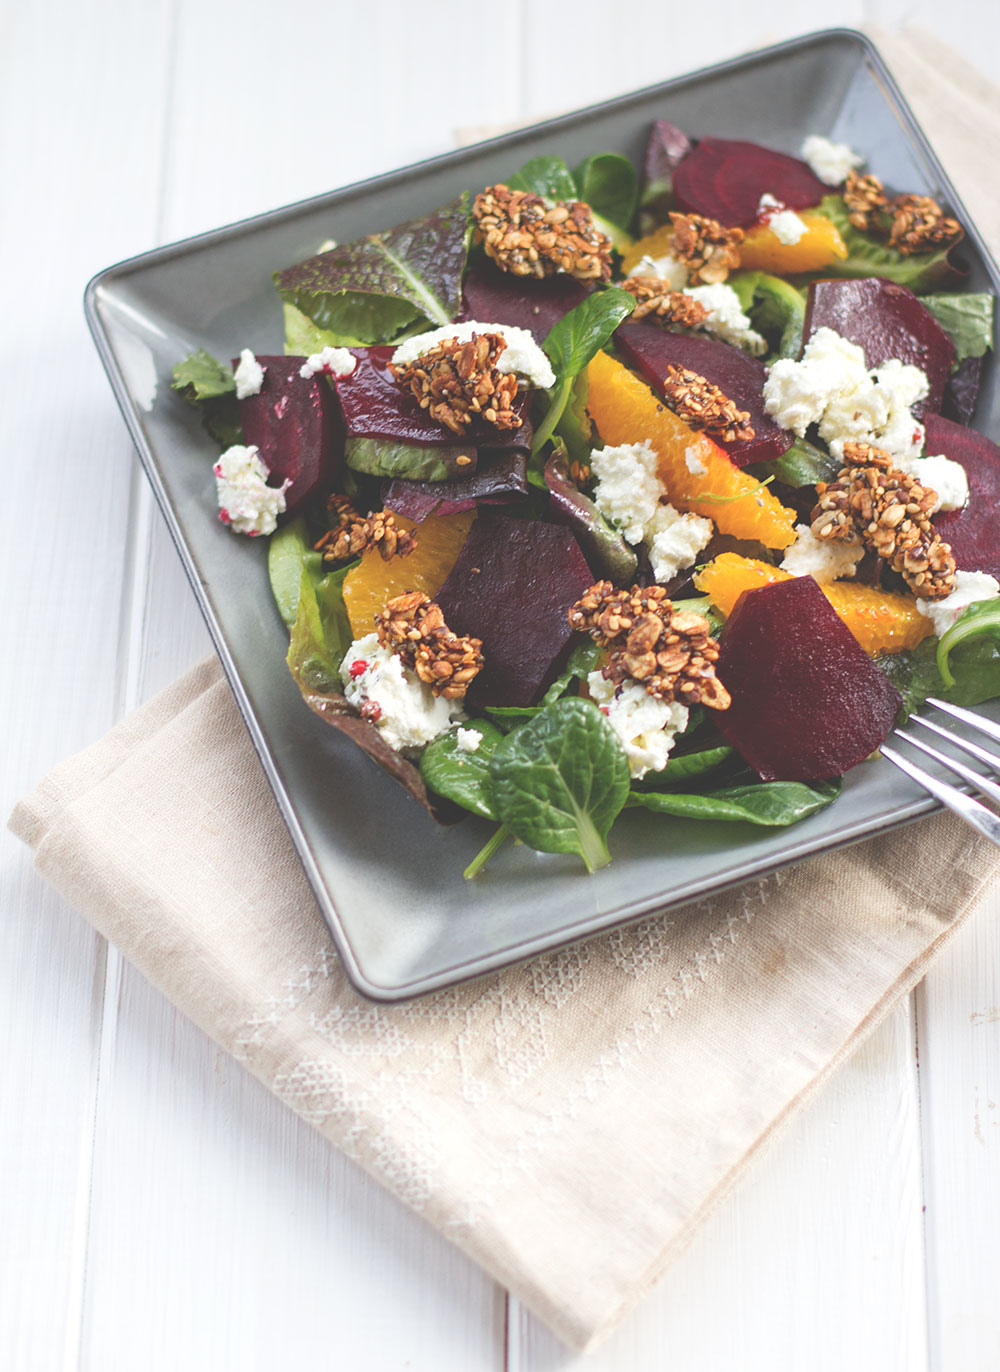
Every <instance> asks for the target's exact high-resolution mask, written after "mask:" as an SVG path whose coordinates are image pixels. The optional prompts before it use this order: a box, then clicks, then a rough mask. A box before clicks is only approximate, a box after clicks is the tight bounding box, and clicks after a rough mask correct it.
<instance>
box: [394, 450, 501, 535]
mask: <svg viewBox="0 0 1000 1372" xmlns="http://www.w3.org/2000/svg"><path fill="white" fill-rule="evenodd" d="M525 467H526V463H525V460H524V454H523V453H490V454H489V455H487V456H481V457H480V459H479V463H478V465H477V467H476V470H475V472H474V473H473V475H472V476H468V477H458V478H456V479H455V480H453V481H404V480H402V479H399V480H395V481H383V483H382V504H383V505H384V506H385V507H386V509H387V510H395V512H396V514H401V515H405V516H406V518H407V519H416V520H421V519H426V518H427V516H428V515H432V514H433V515H446V514H461V513H462V511H463V510H471V509H473V508H474V507H475V506H476V505H477V504H478V505H483V504H485V505H498V504H501V503H503V504H506V503H507V502H508V501H511V500H518V499H520V498H521V497H522V496H526V495H527V494H528V480H527V477H526V475H525Z"/></svg>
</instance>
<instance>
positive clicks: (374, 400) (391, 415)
mask: <svg viewBox="0 0 1000 1372" xmlns="http://www.w3.org/2000/svg"><path fill="white" fill-rule="evenodd" d="M491 322H492V321H491ZM350 351H351V352H352V353H353V354H354V356H355V357H356V358H357V359H358V365H357V366H356V367H355V369H354V371H353V372H352V373H351V375H350V376H341V377H338V378H337V380H336V386H337V394H338V396H339V397H340V404H341V406H342V408H343V411H344V421H345V423H346V425H347V436H348V438H387V439H391V440H392V441H394V442H396V443H421V444H424V445H425V446H427V447H441V446H442V445H448V446H450V445H452V444H454V443H455V441H456V436H455V434H453V433H452V432H451V430H450V429H448V428H446V427H445V425H444V424H439V423H438V421H437V420H436V419H431V418H430V416H429V415H428V413H427V411H426V410H422V409H421V408H420V406H419V405H418V404H417V401H416V400H415V399H414V397H413V396H412V395H410V393H409V391H404V390H403V388H402V386H397V385H396V382H395V381H394V380H393V378H392V373H391V372H390V371H389V361H390V359H391V357H392V355H393V353H394V352H395V348H351V350H350ZM515 409H516V410H517V412H518V414H519V416H520V417H521V420H522V423H521V427H520V428H519V429H509V430H505V431H502V430H500V429H496V428H493V427H492V426H491V425H489V424H486V423H485V422H480V421H473V423H472V424H471V425H470V427H469V432H468V434H467V435H466V437H467V438H468V440H469V442H470V443H471V444H474V445H476V446H478V445H479V444H488V446H489V447H491V448H495V449H497V450H499V451H502V452H512V451H514V450H518V449H522V450H526V449H530V447H531V426H530V423H529V422H528V420H527V414H528V395H527V392H521V393H520V394H519V395H518V397H517V401H516V403H515Z"/></svg>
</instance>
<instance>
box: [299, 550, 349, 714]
mask: <svg viewBox="0 0 1000 1372" xmlns="http://www.w3.org/2000/svg"><path fill="white" fill-rule="evenodd" d="M286 660H287V662H288V670H289V671H290V672H291V674H292V676H293V677H294V678H295V680H296V681H297V682H298V684H299V689H300V690H301V691H302V692H303V694H306V693H309V692H318V693H319V694H320V695H329V694H331V693H334V694H337V693H339V692H340V689H341V682H340V670H339V669H340V662H339V661H337V660H335V657H334V655H333V654H331V652H330V649H329V648H328V647H327V642H326V634H325V632H324V629H323V616H322V613H321V612H320V606H319V600H318V599H317V596H316V587H315V586H314V585H313V580H312V577H311V576H310V575H309V573H308V572H307V571H306V570H305V569H303V571H302V577H301V579H300V581H299V603H298V608H297V610H296V615H295V623H294V624H293V625H292V634H291V640H290V642H289V645H288V657H287V659H286Z"/></svg>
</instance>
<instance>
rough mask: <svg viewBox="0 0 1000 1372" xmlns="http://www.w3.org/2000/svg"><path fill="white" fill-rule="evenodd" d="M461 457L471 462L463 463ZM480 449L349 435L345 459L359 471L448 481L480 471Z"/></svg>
mask: <svg viewBox="0 0 1000 1372" xmlns="http://www.w3.org/2000/svg"><path fill="white" fill-rule="evenodd" d="M459 457H471V458H472V459H473V461H472V462H471V463H465V464H463V465H461V466H460V465H459V463H458V461H457V459H458V458H459ZM475 457H476V449H475V446H474V445H473V446H471V447H470V445H469V444H468V443H464V444H463V443H454V444H447V445H442V446H441V447H439V448H437V447H435V448H429V447H425V446H424V445H422V444H419V443H394V442H393V441H392V440H391V439H387V438H349V439H348V440H347V442H346V443H345V444H344V460H345V461H346V463H347V465H348V466H349V467H353V468H354V470H355V471H356V472H367V473H368V474H369V475H370V476H382V477H402V478H404V479H405V480H407V481H448V480H450V479H451V478H453V477H456V476H461V475H468V474H470V473H472V472H474V471H475V470H476V465H475Z"/></svg>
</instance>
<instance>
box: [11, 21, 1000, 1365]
mask: <svg viewBox="0 0 1000 1372" xmlns="http://www.w3.org/2000/svg"><path fill="white" fill-rule="evenodd" d="M886 47H887V49H889V52H890V58H891V60H893V62H894V65H896V67H897V70H899V71H901V72H902V73H903V75H904V77H905V78H908V77H910V75H911V73H912V75H913V77H914V78H915V80H916V83H917V84H916V85H915V86H914V87H913V94H914V98H915V103H917V104H918V105H919V106H920V108H919V110H918V112H919V113H920V115H921V116H922V117H923V118H924V119H925V121H926V124H927V126H928V128H929V130H930V133H931V136H932V138H933V139H934V141H935V143H936V145H937V147H938V150H939V152H940V153H941V155H942V156H943V158H944V161H945V163H946V165H948V166H949V167H950V168H952V169H953V171H954V175H955V178H956V180H957V181H958V182H959V185H960V188H962V189H964V190H966V191H967V192H968V196H969V201H970V205H971V208H972V209H973V211H974V213H975V214H976V215H977V216H978V218H979V222H980V224H981V225H982V227H983V228H984V229H985V230H986V232H987V233H988V234H989V235H990V236H991V238H992V240H993V241H994V242H998V241H1000V198H998V192H997V190H996V189H995V188H991V187H990V186H989V185H987V184H984V183H983V182H982V181H980V179H979V178H978V176H977V175H976V167H978V166H979V165H980V164H981V159H982V158H983V157H984V156H986V153H987V145H988V144H990V143H991V142H992V143H993V144H994V145H995V144H996V143H997V142H998V141H1000V117H998V115H997V113H996V110H997V104H996V96H995V92H993V91H992V90H991V89H989V88H988V87H985V86H984V83H983V82H982V80H981V79H980V78H978V77H976V76H975V74H971V75H970V73H969V72H968V69H966V68H963V69H961V70H958V71H957V74H956V81H955V85H954V86H953V85H952V81H951V77H952V74H953V73H956V68H957V67H958V64H957V63H956V62H953V61H952V60H951V59H950V57H949V56H948V55H947V54H944V55H942V52H941V49H940V48H936V49H935V51H934V52H933V54H931V53H929V52H928V51H927V50H926V45H922V40H921V42H918V43H913V42H912V41H903V40H900V39H897V40H893V41H891V42H887V43H886ZM907 84H908V88H909V85H910V83H909V81H908V83H907ZM925 97H926V105H925V104H924V98H925ZM967 129H968V130H969V132H970V134H971V132H972V131H974V133H975V138H974V139H972V138H971V137H970V138H969V141H968V143H966V141H965V139H964V134H965V131H966V130H967ZM972 158H974V160H975V166H972V167H970V166H969V160H970V159H972ZM11 826H12V828H13V829H14V831H15V832H16V833H18V834H19V835H20V836H21V837H22V838H23V839H24V840H25V841H26V842H27V843H29V844H31V846H32V847H33V848H34V849H35V856H36V863H37V866H38V869H39V871H40V872H41V873H43V875H45V876H46V877H48V879H49V880H50V881H52V882H53V883H54V884H55V885H56V886H57V887H58V888H59V889H60V890H61V891H62V892H63V893H64V894H65V895H66V897H67V898H68V899H69V900H70V901H72V902H73V904H74V905H76V906H77V908H78V909H80V910H81V911H82V912H83V914H84V915H85V916H86V917H87V918H88V919H89V920H91V921H92V922H93V924H94V925H95V927H96V928H97V929H98V930H99V931H100V932H101V933H102V934H103V935H105V936H106V937H107V938H108V939H110V940H111V941H112V942H113V943H114V944H115V945H116V946H117V947H118V948H120V949H121V950H122V952H123V953H124V955H125V956H126V957H127V958H129V959H130V960H131V961H132V962H133V963H134V964H135V965H136V966H137V967H138V968H139V969H140V970H141V971H142V972H143V973H144V974H145V975H146V976H147V977H148V978H149V979H150V980H151V981H152V982H154V983H155V984H156V985H157V986H159V987H160V988H161V989H162V990H163V991H164V992H165V993H166V995H168V996H169V997H170V999H171V1000H172V1001H173V1002H174V1003H175V1004H176V1005H177V1006H179V1007H180V1008H181V1009H182V1010H183V1011H184V1012H185V1013H186V1014H187V1015H188V1016H190V1018H191V1019H192V1020H194V1021H195V1022H196V1023H197V1024H198V1025H200V1026H201V1028H202V1029H204V1030H205V1032H206V1033H208V1034H210V1035H211V1036H212V1038H213V1039H214V1040H215V1041H216V1042H217V1043H218V1044H220V1045H221V1046H222V1047H223V1048H225V1049H226V1050H227V1051H229V1052H230V1053H232V1054H233V1055H234V1057H236V1058H237V1059H238V1060H239V1061H240V1062H242V1063H243V1064H245V1065H246V1066H247V1067H248V1068H249V1070H250V1071H252V1072H253V1073H254V1074H255V1075H256V1076H257V1077H258V1078H259V1079H260V1080H261V1081H263V1082H264V1083H265V1085H267V1086H268V1087H269V1088H270V1089H271V1090H272V1091H274V1092H275V1094H276V1095H277V1096H279V1097H280V1098H281V1099H282V1100H283V1101H285V1102H286V1103H287V1104H288V1105H290V1106H291V1108H292V1109H293V1110H295V1111H297V1112H298V1113H299V1114H300V1115H301V1116H302V1117H303V1118H304V1119H306V1120H308V1121H309V1122H310V1123H312V1124H314V1125H315V1126H316V1127H317V1128H318V1129H320V1130H321V1131H322V1133H323V1134H324V1135H325V1136H326V1137H327V1138H328V1139H329V1140H330V1141H331V1142H332V1143H334V1144H335V1145H336V1146H337V1147H338V1148H341V1149H343V1150H344V1151H345V1152H346V1153H348V1154H349V1155H350V1156H351V1157H353V1158H355V1159H356V1160H357V1161H358V1162H359V1163H360V1164H361V1165H362V1166H363V1167H364V1168H365V1169H366V1170H367V1171H368V1172H370V1173H371V1175H372V1176H374V1177H375V1178H377V1179H378V1180H379V1181H380V1182H382V1183H383V1184H384V1185H386V1186H387V1187H389V1189H390V1190H392V1191H393V1192H394V1193H395V1194H396V1195H398V1196H399V1197H400V1198H401V1199H402V1200H403V1201H405V1202H406V1203H407V1204H408V1205H410V1206H411V1207H412V1208H413V1209H414V1210H416V1211H417V1212H418V1213H420V1214H422V1215H424V1216H425V1217H426V1218H427V1219H428V1220H429V1221H430V1223H432V1224H433V1225H435V1226H436V1227H437V1228H438V1229H440V1230H441V1231H442V1232H443V1233H444V1234H445V1235H446V1236H447V1237H449V1238H450V1239H452V1240H453V1241H454V1242H455V1243H456V1244H457V1245H458V1246H459V1247H460V1248H461V1249H463V1250H464V1251H465V1252H466V1253H467V1254H468V1255H469V1256H470V1257H472V1258H473V1259H474V1260H475V1261H476V1262H478V1263H480V1264H481V1265H482V1266H483V1267H484V1268H486V1269H487V1270H488V1271H489V1272H490V1273H492V1274H493V1275H494V1276H495V1277H496V1279H497V1280H498V1281H499V1282H501V1283H503V1284H504V1285H505V1286H507V1287H509V1288H510V1289H511V1290H512V1291H513V1292H514V1293H515V1294H516V1295H517V1296H518V1297H519V1298H520V1299H521V1300H523V1301H524V1302H525V1303H526V1304H527V1305H528V1306H529V1307H530V1308H531V1309H532V1310H533V1311H535V1312H536V1313H537V1314H538V1315H539V1316H540V1317H541V1318H542V1319H543V1320H545V1321H546V1322H547V1323H548V1324H549V1325H550V1326H551V1327H552V1329H553V1330H554V1331H555V1332H556V1333H557V1334H558V1335H559V1336H560V1337H561V1338H563V1339H564V1340H565V1341H566V1342H567V1343H569V1344H571V1345H574V1346H576V1347H580V1348H582V1347H586V1346H588V1345H590V1344H592V1343H593V1342H595V1341H596V1340H597V1339H598V1338H600V1337H602V1336H603V1335H605V1334H606V1333H608V1332H609V1330H610V1329H611V1328H612V1327H613V1326H614V1324H615V1323H616V1322H617V1321H618V1320H619V1319H620V1318H621V1316H622V1315H623V1314H624V1313H625V1312H626V1311H627V1310H628V1309H629V1308H630V1307H631V1306H632V1305H634V1304H635V1303H636V1301H638V1300H639V1298H640V1297H641V1296H642V1295H643V1293H644V1292H645V1291H646V1290H647V1289H648V1287H649V1285H650V1284H651V1283H652V1282H653V1281H654V1280H655V1278H656V1277H657V1276H658V1275H659V1274H660V1272H662V1270H663V1269H664V1267H665V1266H666V1265H667V1264H668V1263H669V1262H670V1260H671V1259H672V1258H673V1257H674V1256H676V1254H677V1253H678V1252H679V1251H680V1249H681V1248H682V1247H683V1245H684V1244H685V1243H686V1242H687V1241H688V1240H689V1238H690V1236H691V1233H692V1231H693V1229H694V1227H695V1226H696V1224H697V1223H698V1222H699V1220H700V1219H701V1218H703V1217H704V1216H705V1215H706V1214H707V1213H708V1211H709V1210H710V1209H711V1208H712V1207H713V1205H714V1204H715V1203H716V1202H717V1200H718V1199H719V1198H720V1196H721V1195H722V1194H724V1192H725V1191H726V1189H727V1188H728V1187H730V1186H731V1185H732V1183H733V1182H734V1180H735V1179H736V1178H737V1177H738V1176H739V1175H740V1173H741V1172H742V1171H743V1170H744V1169H745V1168H746V1166H747V1165H748V1163H749V1161H750V1160H751V1159H752V1157H753V1156H754V1154H755V1153H756V1152H757V1151H758V1150H759V1149H760V1148H761V1147H762V1145H763V1144H764V1143H765V1142H766V1141H767V1140H768V1138H769V1137H770V1136H771V1135H772V1134H773V1133H774V1132H775V1130H776V1129H777V1128H778V1126H779V1125H781V1124H782V1123H783V1122H784V1121H785V1120H786V1119H787V1118H788V1117H789V1116H790V1115H791V1113H792V1112H793V1111H795V1110H796V1109H798V1108H799V1107H800V1106H801V1105H802V1103H803V1102H804V1100H806V1098H807V1097H808V1096H809V1095H810V1094H811V1093H812V1092H813V1091H815V1090H816V1089H817V1088H818V1086H819V1085H820V1084H821V1083H822V1082H823V1081H824V1080H825V1079H826V1078H827V1077H828V1076H829V1075H830V1073H831V1072H832V1071H833V1070H834V1069H835V1068H836V1067H837V1065H838V1064H839V1063H840V1062H841V1061H842V1060H843V1059H844V1058H845V1057H846V1056H847V1055H848V1054H849V1053H851V1052H852V1051H853V1049H854V1048H855V1047H856V1045H857V1044H858V1042H859V1041H860V1040H861V1038H862V1037H863V1036H864V1035H865V1034H867V1033H868V1032H869V1031H870V1030H871V1028H872V1027H873V1026H874V1025H875V1024H876V1023H877V1022H878V1020H879V1019H880V1018H881V1016H882V1015H883V1014H885V1012H886V1011H887V1010H888V1009H889V1007H890V1006H891V1005H892V1004H893V1002H894V1001H895V1000H896V999H897V998H898V997H899V996H900V995H902V994H903V993H904V992H905V991H906V990H907V989H908V988H909V987H910V986H912V985H913V984H914V983H915V982H916V981H917V980H918V979H919V978H920V977H921V976H922V975H923V973H924V970H925V968H926V967H927V964H928V962H929V960H930V958H931V957H932V956H933V954H934V953H935V952H936V950H937V949H938V948H939V947H940V946H941V944H942V943H943V942H944V941H945V940H946V939H947V938H948V937H949V936H950V935H951V934H952V933H953V932H954V930H955V929H956V928H957V927H958V925H959V924H960V923H961V921H962V920H963V919H964V918H965V917H966V915H967V914H968V912H969V911H970V909H971V908H972V907H973V906H974V904H975V902H976V901H977V899H978V897H979V896H980V895H981V893H982V892H983V891H984V889H985V888H986V887H987V886H988V884H989V883H990V882H991V881H993V879H994V878H995V876H996V874H997V869H998V867H1000V854H998V853H997V851H996V850H995V849H993V848H992V847H990V846H989V845H988V844H986V843H985V842H983V841H981V840H980V839H978V838H977V837H976V836H975V835H974V834H973V833H972V831H971V830H968V829H966V828H965V827H963V826H962V825H961V824H960V823H959V822H958V821H956V820H953V819H952V818H950V817H940V818H934V819H930V820H925V821H922V822H921V823H920V824H918V825H915V826H912V827H911V828H909V829H907V830H906V831H905V832H904V834H903V835H902V836H901V835H900V833H898V832H897V833H894V834H892V835H889V836H887V837H885V838H881V839H876V840H874V841H871V842H868V843H866V844H864V845H863V846H858V847H854V848H852V849H849V850H847V851H843V852H840V853H836V854H833V855H832V856H828V857H824V858H818V859H814V860H813V861H811V862H809V863H805V864H802V865H801V866H799V867H796V868H793V869H790V870H785V871H783V872H780V873H778V874H776V875H774V876H772V877H770V878H768V879H766V880H763V881H759V882H757V883H754V884H752V885H750V886H748V887H744V888H743V889H741V890H738V891H735V892H731V893H729V894H728V895H725V896H723V897H721V898H719V899H716V900H714V901H708V902H703V903H700V904H698V905H693V906H689V907H687V908H685V909H683V910H676V911H673V912H671V913H670V914H668V915H664V916H660V917H656V918H649V919H645V920H643V921H641V922H640V923H638V924H633V925H631V926H629V927H627V928H623V929H620V930H616V931H615V932H613V933H611V934H610V935H604V936H601V937H600V938H597V939H594V940H591V941H590V942H589V943H586V944H582V945H577V946H576V947H573V948H570V949H566V950H563V951H560V952H556V953H552V954H549V955H547V956H544V957H541V958H538V959H537V960H535V961H533V962H531V963H528V964H526V965H523V966H520V967H516V968H512V969H509V970H507V971H505V972H503V973H500V974H497V975H494V976H490V977H487V978H484V979H482V980H480V981H478V982H475V983H473V984H471V985H466V986H463V987H460V988H457V989H451V990H448V991H444V992H441V993H439V994H437V995H434V996H431V997H427V998H425V999H422V1000H417V1001H414V1002H411V1003H409V1004H403V1005H396V1006H385V1005H374V1004H370V1003H368V1002H366V1001H364V1000H362V999H361V998H360V997H359V996H358V995H357V994H356V993H355V992H354V991H352V989H351V987H350V986H349V985H348V983H347V981H346V979H345V977H344V974H343V972H342V970H341V967H340V965H339V963H338V961H337V958H336V956H335V954H334V952H333V949H332V946H331V943H330V939H329V936H328V933H327V930H326V926H325V925H324V923H323V920H322V918H321V916H320V914H319V912H318V910H317V907H316V904H315V901H314V899H313V896H312V894H311V892H310V889H309V887H308V886H307V884H306V881H305V878H304V876H303V874H302V870H301V867H300V865H299V862H298V860H297V858H296V855H295V852H294V850H293V848H292V846H291V843H290V840H289V838H288V835H287V833H286V830H285V828H284V825H283V824H282V822H281V820H280V818H279V815H278V812H277V809H276V807H275V804H274V801H273V799H272V796H271V793H270V790H269V789H268V786H267V784H266V781H265V779H264V776H263V773H262V772H261V769H260V766H259V764H258V761H257V758H256V755H255V754H254V751H253V749H252V747H251V745H250V741H249V739H248V737H247V734H246V731H245V729H244V726H243V723H242V721H241V719H240V717H239V714H238V712H237V710H236V707H235V705H234V703H233V699H232V696H231V694H230V691H229V689H228V686H227V685H226V683H225V681H224V680H223V679H222V677H221V673H220V670H219V668H218V665H217V664H216V663H215V662H214V661H213V662H209V663H204V664H202V665H201V666H200V667H198V668H196V669H195V670H194V671H193V672H191V673H190V674H189V675H187V676H186V677H184V678H183V679H182V680H181V681H179V682H177V683H175V684H174V685H173V686H171V687H170V688H169V689H167V690H166V691H164V692H163V693H161V694H160V695H159V696H157V697H156V698H155V699H154V700H152V701H150V702H149V703H148V704H147V705H145V706H144V707H143V708H142V709H141V710H139V711H138V712H137V713H136V714H135V715H133V716H131V717H130V718H129V719H127V720H125V721H124V722H123V723H122V724H120V725H119V726H118V727H117V728H116V729H115V730H113V731H112V733H111V734H109V735H108V736H107V737H106V738H104V739H103V740H101V741H100V742H99V743H97V744H95V745H94V746H93V747H91V748H90V749H88V750H87V751H86V752H84V753H82V754H81V755H80V756H78V757H75V758H72V759H70V760H69V761H68V762H66V763H64V764H63V765H62V766H60V767H58V768H56V769H55V771H54V772H52V773H51V774H50V775H49V776H48V777H47V778H46V779H45V780H44V781H43V782H42V784H41V785H40V786H39V787H38V789H37V790H36V791H35V792H34V794H32V795H31V796H29V797H28V798H26V799H25V800H24V801H22V802H21V803H20V805H19V806H18V807H17V809H16V810H15V813H14V815H13V817H12V820H11ZM901 853H903V854H905V858H904V859H902V860H901ZM942 893H945V894H942Z"/></svg>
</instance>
